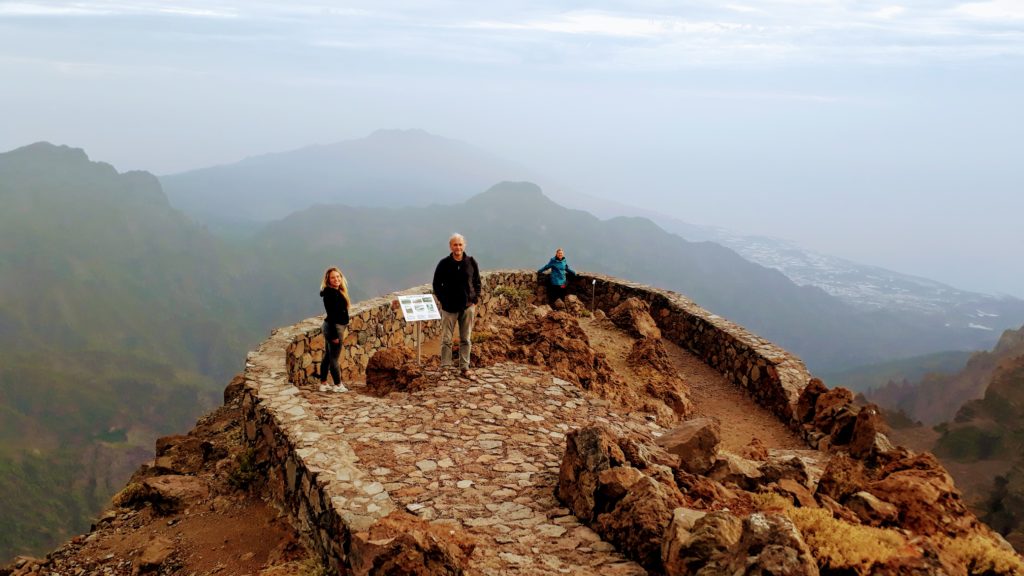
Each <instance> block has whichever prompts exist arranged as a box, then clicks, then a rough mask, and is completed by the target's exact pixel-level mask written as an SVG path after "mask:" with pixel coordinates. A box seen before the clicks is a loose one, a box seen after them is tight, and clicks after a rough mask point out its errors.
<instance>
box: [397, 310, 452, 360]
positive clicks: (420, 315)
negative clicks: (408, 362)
mask: <svg viewBox="0 0 1024 576" xmlns="http://www.w3.org/2000/svg"><path fill="white" fill-rule="evenodd" d="M398 307H399V308H401V309H402V317H403V318H405V321H406V322H415V323H416V364H417V365H418V364H420V321H421V320H440V319H441V312H440V311H439V310H438V309H437V303H436V302H434V297H433V296H432V295H430V294H408V295H403V296H399V297H398Z"/></svg>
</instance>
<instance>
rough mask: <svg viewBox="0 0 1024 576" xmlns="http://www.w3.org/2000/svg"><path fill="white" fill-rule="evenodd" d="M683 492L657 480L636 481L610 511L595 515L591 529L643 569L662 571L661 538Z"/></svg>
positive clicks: (679, 504)
mask: <svg viewBox="0 0 1024 576" xmlns="http://www.w3.org/2000/svg"><path fill="white" fill-rule="evenodd" d="M683 504H684V502H683V495H682V494H680V493H679V491H678V490H675V489H673V488H669V487H667V486H665V485H664V484H662V483H660V482H656V481H655V480H653V479H651V478H648V477H646V476H645V477H643V478H641V479H639V480H637V481H636V482H635V483H634V484H633V485H632V486H631V487H630V489H629V493H628V494H626V497H625V498H623V499H622V500H621V501H620V502H619V503H618V505H617V506H615V509H614V510H612V511H611V512H607V513H605V514H601V515H600V516H598V517H597V522H596V523H595V524H594V530H595V531H596V532H597V533H598V534H601V536H602V538H604V539H605V540H607V541H608V542H611V543H612V544H614V545H615V547H616V548H618V549H619V550H620V551H621V552H622V553H623V554H624V555H626V556H627V557H628V558H631V559H633V560H635V561H636V562H638V563H639V564H640V565H641V566H643V567H644V568H645V569H647V570H649V571H651V572H654V573H660V572H661V566H662V562H661V541H662V537H663V536H664V534H665V529H666V528H668V525H669V523H670V522H671V521H672V511H673V510H675V509H676V508H679V507H681V506H683Z"/></svg>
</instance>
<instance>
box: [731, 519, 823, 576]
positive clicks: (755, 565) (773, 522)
mask: <svg viewBox="0 0 1024 576" xmlns="http://www.w3.org/2000/svg"><path fill="white" fill-rule="evenodd" d="M732 556H733V558H732V563H731V568H733V570H735V572H732V573H736V572H739V573H742V574H778V575H784V576H818V564H817V563H816V562H815V561H814V556H812V555H811V551H810V549H809V548H808V547H807V544H806V543H805V542H804V539H803V537H802V536H801V535H800V531H799V530H797V529H796V526H794V525H793V522H792V521H791V520H790V519H789V518H787V517H786V516H785V515H783V514H773V513H763V512H757V513H754V514H751V515H750V516H748V517H747V518H746V519H744V521H743V536H742V537H741V538H740V542H739V545H738V546H737V549H736V550H735V551H734V552H733V554H732Z"/></svg>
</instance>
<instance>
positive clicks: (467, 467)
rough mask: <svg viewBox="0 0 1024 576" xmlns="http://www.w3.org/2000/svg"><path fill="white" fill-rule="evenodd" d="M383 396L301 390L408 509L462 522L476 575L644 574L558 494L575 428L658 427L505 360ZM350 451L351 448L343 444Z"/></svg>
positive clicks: (380, 487) (360, 464)
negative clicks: (473, 543)
mask: <svg viewBox="0 0 1024 576" xmlns="http://www.w3.org/2000/svg"><path fill="white" fill-rule="evenodd" d="M428 374H430V375H432V376H434V377H436V378H437V386H436V387H434V388H431V389H429V390H424V391H419V392H414V393H392V394H390V395H388V396H387V397H384V398H378V397H374V396H370V395H367V394H365V393H363V391H364V388H362V387H361V386H360V385H359V384H354V385H350V386H349V387H350V388H351V390H350V391H348V392H343V393H336V392H320V391H316V390H308V389H303V390H302V394H303V395H304V396H305V399H306V400H307V401H308V403H309V406H310V408H311V409H312V411H313V412H314V414H316V416H317V417H318V418H319V419H320V421H321V422H322V423H323V424H324V425H325V427H327V428H328V429H330V430H332V432H333V434H332V436H333V435H334V434H337V435H338V436H339V437H340V438H343V439H344V440H345V444H347V445H348V446H351V448H352V449H353V450H354V451H355V453H356V455H357V457H358V461H357V462H356V463H355V466H356V467H357V468H359V469H361V470H362V471H363V472H365V473H366V475H367V476H368V477H369V478H371V479H372V480H373V481H374V484H373V485H371V486H368V487H366V490H367V491H368V492H375V491H386V492H387V493H388V494H390V496H391V499H392V500H393V501H394V502H395V503H396V504H397V505H398V506H400V507H404V508H405V509H406V510H408V511H409V512H411V513H413V514H416V515H418V516H420V517H421V518H424V519H428V520H430V521H432V522H434V523H451V524H453V525H457V526H461V527H462V528H463V529H464V530H466V531H467V532H469V533H470V534H471V535H472V536H473V537H474V538H475V539H476V540H477V543H478V546H477V549H476V551H475V552H474V553H473V557H472V561H471V565H470V573H471V574H479V575H491V574H517V575H518V574H523V575H527V574H529V575H533V574H610V575H633V574H646V572H645V571H644V570H643V569H642V568H641V567H640V566H639V565H637V564H636V563H634V562H631V561H629V560H626V559H625V558H623V557H622V556H621V555H619V554H618V553H617V552H615V550H614V549H613V547H612V546H611V545H609V544H607V543H605V542H602V541H601V539H600V537H599V536H598V535H597V534H596V533H595V532H593V531H592V530H590V529H589V528H588V527H586V526H583V525H581V524H580V523H579V522H578V521H577V520H576V517H575V516H573V515H571V514H570V513H569V510H568V509H566V508H564V507H563V506H562V505H561V504H560V503H559V502H558V500H557V499H556V498H555V488H556V486H557V484H558V468H559V465H560V463H561V459H562V454H563V452H564V450H565V435H566V433H568V432H569V431H570V430H572V429H575V428H578V427H581V426H584V425H588V424H593V423H602V424H605V425H607V426H608V427H609V428H611V429H612V430H616V431H618V432H625V431H636V432H644V433H652V432H653V433H654V434H660V433H661V432H662V430H661V428H660V427H659V426H657V425H656V424H654V423H653V422H650V421H648V420H647V419H646V418H644V417H643V416H642V415H639V414H635V415H623V414H617V413H615V412H613V411H611V410H609V407H608V403H607V402H605V401H603V400H601V399H599V398H596V397H593V396H591V395H589V394H587V393H585V392H583V391H581V390H580V389H578V388H577V387H575V386H574V385H573V384H571V383H569V382H566V381H564V380H560V379H558V378H554V377H552V376H551V375H550V374H548V373H546V372H542V371H539V370H536V369H534V368H530V367H526V366H521V365H516V364H500V365H498V366H492V367H489V368H482V369H478V370H475V374H476V375H477V379H476V381H471V380H468V379H465V378H453V379H450V380H447V381H442V380H441V379H440V374H439V373H437V372H433V373H428ZM341 449H342V450H345V449H346V448H345V447H341Z"/></svg>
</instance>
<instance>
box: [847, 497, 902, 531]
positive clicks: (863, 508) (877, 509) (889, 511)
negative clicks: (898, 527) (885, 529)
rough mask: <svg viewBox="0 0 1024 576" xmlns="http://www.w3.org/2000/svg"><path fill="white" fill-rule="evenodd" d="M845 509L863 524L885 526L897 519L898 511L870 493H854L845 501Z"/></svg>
mask: <svg viewBox="0 0 1024 576" xmlns="http://www.w3.org/2000/svg"><path fill="white" fill-rule="evenodd" d="M846 507H847V508H849V509H850V511H852V512H853V513H854V514H856V515H857V517H858V518H860V519H861V521H862V522H864V523H865V524H869V525H871V526H886V525H889V524H893V523H895V522H896V520H898V519H899V513H900V511H899V510H898V509H897V508H896V507H895V506H893V505H892V504H889V503H888V502H885V501H882V500H879V499H878V498H877V497H876V496H875V495H874V494H872V493H870V492H864V491H861V492H856V493H854V494H852V495H850V497H849V498H847V499H846Z"/></svg>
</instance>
